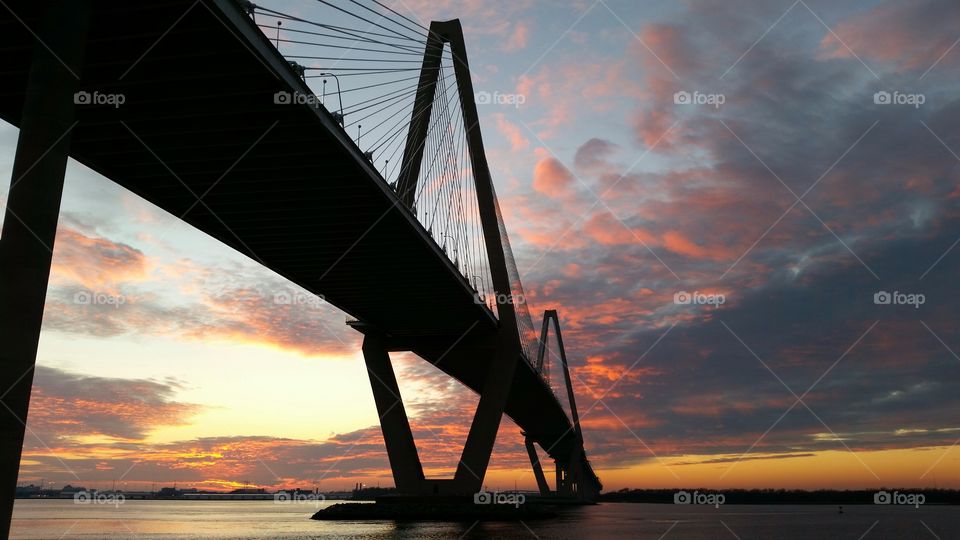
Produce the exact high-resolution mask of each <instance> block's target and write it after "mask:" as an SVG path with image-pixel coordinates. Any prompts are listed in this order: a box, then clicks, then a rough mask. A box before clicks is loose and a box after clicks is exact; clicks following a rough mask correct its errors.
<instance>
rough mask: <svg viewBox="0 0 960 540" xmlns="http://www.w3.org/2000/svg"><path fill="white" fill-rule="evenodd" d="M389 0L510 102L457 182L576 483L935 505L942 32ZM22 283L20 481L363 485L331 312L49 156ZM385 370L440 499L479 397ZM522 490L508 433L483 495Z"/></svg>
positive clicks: (412, 373) (365, 428)
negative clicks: (559, 417)
mask: <svg viewBox="0 0 960 540" xmlns="http://www.w3.org/2000/svg"><path fill="white" fill-rule="evenodd" d="M387 4H388V5H390V6H391V7H392V8H393V9H395V10H397V11H398V12H400V13H403V14H405V15H406V16H408V17H410V18H411V19H415V20H417V21H424V24H425V23H426V21H430V20H445V19H449V18H454V17H458V18H460V19H461V21H462V23H463V26H464V33H465V39H466V43H467V48H468V51H469V54H470V61H471V71H472V73H471V75H472V78H473V81H474V86H475V90H476V91H477V92H478V94H479V93H480V92H484V93H487V94H489V95H496V96H507V97H506V98H503V99H499V100H498V99H493V100H490V101H489V102H486V103H480V104H478V109H479V113H480V119H481V127H482V130H483V134H484V141H485V146H486V151H487V156H488V161H489V162H490V164H491V167H492V172H493V178H494V182H495V184H496V187H497V192H498V195H499V202H500V206H501V208H502V210H503V213H504V220H505V222H506V226H507V229H508V231H509V233H510V235H511V237H510V238H511V242H512V245H513V250H514V253H515V255H516V259H517V265H518V268H519V271H520V274H521V277H522V280H523V284H524V288H525V292H526V296H527V301H528V304H529V307H530V310H531V312H532V313H533V314H534V319H535V320H534V323H535V325H538V324H539V320H540V317H541V316H542V313H543V310H545V309H557V310H559V314H560V321H561V324H562V327H563V333H564V341H565V345H566V347H567V354H568V356H569V357H570V359H571V369H572V375H573V379H574V387H575V390H576V393H577V397H578V404H579V406H580V414H581V417H582V423H583V429H584V434H585V438H586V445H587V452H588V457H589V458H590V459H591V461H592V463H593V465H594V468H595V469H596V470H597V472H598V474H599V476H600V477H601V480H602V481H603V483H604V486H605V489H607V490H616V489H621V488H625V487H709V488H739V487H784V488H821V487H826V488H879V487H893V486H898V487H932V486H937V487H953V488H960V449H958V448H957V442H958V441H960V421H958V419H957V414H956V411H957V410H958V409H960V392H958V388H960V383H958V381H960V357H958V355H957V352H958V351H960V332H958V330H957V328H958V324H957V322H958V321H957V315H956V313H957V310H956V308H955V306H956V304H954V302H957V301H960V296H958V288H957V285H956V283H955V280H954V279H952V278H951V277H950V276H952V275H956V274H957V272H958V270H960V247H957V245H958V243H960V211H958V202H960V185H958V178H960V174H958V173H960V132H958V131H957V129H956V126H957V125H958V121H960V101H958V99H957V97H956V96H957V95H960V94H958V90H960V81H958V79H957V76H956V74H957V69H958V67H960V46H957V44H958V41H960V32H958V30H957V29H958V28H960V5H958V4H957V3H955V2H952V1H951V0H917V1H914V2H894V1H860V2H844V3H836V2H828V1H819V0H797V1H795V2H790V1H771V2H746V1H741V0H732V1H731V0H724V1H721V0H705V1H698V2H693V1H686V2H674V1H662V2H656V1H654V2H644V3H642V4H641V3H636V2H632V1H616V0H598V1H595V2H594V1H591V0H576V1H571V2H567V3H560V2H546V1H544V2H539V1H533V0H527V1H524V0H484V1H482V2H481V1H476V0H467V1H464V2H453V1H436V0H397V1H396V2H394V3H390V2H387ZM269 5H270V6H271V7H273V8H274V9H277V10H280V11H284V12H288V13H297V14H301V15H302V16H305V17H307V16H316V17H319V16H320V15H319V14H318V13H319V12H318V11H317V10H319V9H320V8H318V7H317V6H316V5H314V4H312V3H307V2H293V1H290V2H280V1H277V2H271V3H269ZM16 140H17V130H16V129H15V128H14V127H12V126H10V125H3V126H0V171H2V172H3V174H5V175H7V176H8V177H9V176H10V171H11V168H12V160H13V153H14V150H15V146H16ZM226 181H229V177H227V179H226ZM3 184H4V185H3V187H2V188H0V190H2V191H0V196H2V197H3V199H2V201H3V202H5V197H6V189H7V186H6V184H7V183H6V182H4V183H3ZM53 265H54V266H53V272H52V275H51V280H50V286H49V289H48V293H47V303H46V308H45V313H44V322H43V332H42V334H41V341H40V350H39V354H38V359H37V370H36V373H35V381H34V391H33V397H32V401H31V409H30V415H29V418H28V423H27V426H28V434H27V441H26V443H25V447H24V454H23V460H22V463H21V471H20V481H21V483H31V482H32V483H38V482H40V481H41V480H42V481H45V482H48V483H50V482H52V483H54V484H55V485H61V484H66V483H70V484H73V485H83V486H86V487H108V486H111V485H113V484H114V483H116V484H117V485H118V486H122V487H126V488H128V489H140V488H146V487H150V486H153V485H171V484H173V483H174V482H176V483H177V485H179V486H194V487H198V488H204V489H232V488H235V487H240V486H246V485H256V486H263V487H270V488H282V487H294V486H302V487H307V486H309V487H314V486H317V487H319V488H320V489H322V490H339V489H347V488H350V487H352V486H353V485H354V483H356V482H363V483H365V484H368V485H378V484H379V485H383V486H388V485H391V484H392V479H391V476H390V472H389V467H388V464H387V460H386V454H385V450H384V446H383V442H382V438H381V435H380V430H379V425H378V420H377V414H376V409H375V406H374V403H373V399H372V394H371V392H370V390H369V380H368V377H367V374H366V372H365V369H364V366H363V360H362V356H361V355H360V336H359V335H358V334H357V333H355V332H354V331H353V330H351V329H349V328H348V327H347V326H346V325H345V315H344V314H343V313H342V312H340V311H338V310H337V309H336V308H334V307H332V306H330V305H328V304H325V303H323V302H322V301H319V300H317V301H310V302H306V303H301V304H295V305H283V304H278V303H277V302H275V301H274V299H275V296H276V295H277V294H281V293H290V294H295V295H296V294H299V293H303V291H301V290H299V289H298V288H296V287H295V286H294V285H292V284H290V283H288V282H286V281H285V280H284V279H282V278H280V277H278V276H276V275H273V274H272V273H271V272H270V271H269V270H267V269H265V268H263V267H261V266H260V265H258V264H257V263H256V262H254V261H252V260H250V259H248V258H246V257H245V256H243V255H240V254H239V253H237V252H235V251H233V250H232V249H230V248H227V247H226V246H224V245H222V244H220V243H219V242H217V241H216V240H213V239H212V238H210V237H208V236H206V235H204V234H203V233H201V232H199V231H196V230H194V229H192V228H191V227H190V226H188V225H186V224H185V223H183V222H181V221H179V220H178V219H177V218H176V217H175V216H172V215H170V214H167V213H165V212H163V211H161V210H159V209H158V208H156V207H154V206H152V205H151V204H149V203H147V202H145V201H143V200H142V199H140V198H138V197H137V196H135V195H133V194H131V193H128V192H126V191H125V190H123V189H122V188H120V187H119V186H117V185H116V184H113V183H112V182H111V181H109V180H108V179H105V178H103V177H101V176H99V175H97V174H96V173H94V172H92V171H91V170H89V169H87V168H85V167H84V166H82V165H80V164H78V163H76V162H72V161H71V162H70V164H69V165H68V169H67V176H66V184H65V191H64V198H63V204H62V211H61V217H60V227H59V232H58V235H57V240H56V244H55V249H54V260H53ZM888 293H889V296H887V294H888ZM91 298H92V299H93V300H92V301H89V302H88V301H85V300H84V299H91ZM888 298H889V299H890V301H889V302H885V300H886V299H888ZM393 356H394V364H395V368H396V369H397V371H398V378H399V379H400V387H401V394H402V395H403V397H404V402H405V404H406V407H407V410H408V412H409V414H410V415H411V423H412V425H413V428H414V433H415V437H416V440H417V445H418V448H419V450H420V455H421V459H422V460H423V461H424V466H425V469H426V471H427V474H428V476H438V477H442V476H451V475H452V471H453V470H454V469H455V466H456V461H457V459H458V456H459V452H460V449H461V448H462V444H463V441H464V439H465V437H466V433H467V429H468V427H469V421H470V418H471V416H472V411H473V409H474V407H475V406H476V403H477V397H476V395H474V394H472V393H471V392H470V391H469V390H466V389H464V388H462V387H461V386H460V385H459V383H457V382H456V381H453V380H451V379H449V378H447V377H445V376H443V375H442V374H440V373H439V372H437V371H436V370H435V368H433V367H432V366H430V365H429V364H428V363H426V362H423V361H421V360H419V359H417V358H415V357H413V356H412V355H403V354H395V355H393ZM551 383H552V384H553V385H554V387H558V385H559V381H558V380H557V378H556V376H554V377H553V380H552V381H551ZM529 469H530V467H529V461H528V460H527V458H526V455H525V453H524V451H523V447H522V441H521V437H520V434H519V429H518V428H517V427H516V426H515V425H514V424H513V423H512V422H511V421H510V420H509V419H505V420H504V422H503V423H502V425H501V430H500V434H499V436H498V440H497V446H496V449H495V451H494V455H493V458H492V461H491V467H490V470H489V471H488V475H487V479H486V482H487V484H488V485H489V486H491V487H503V488H508V487H509V488H512V487H514V486H515V485H516V486H518V487H520V488H533V487H535V481H534V478H533V475H532V473H531V472H530V470H529ZM551 481H552V480H551Z"/></svg>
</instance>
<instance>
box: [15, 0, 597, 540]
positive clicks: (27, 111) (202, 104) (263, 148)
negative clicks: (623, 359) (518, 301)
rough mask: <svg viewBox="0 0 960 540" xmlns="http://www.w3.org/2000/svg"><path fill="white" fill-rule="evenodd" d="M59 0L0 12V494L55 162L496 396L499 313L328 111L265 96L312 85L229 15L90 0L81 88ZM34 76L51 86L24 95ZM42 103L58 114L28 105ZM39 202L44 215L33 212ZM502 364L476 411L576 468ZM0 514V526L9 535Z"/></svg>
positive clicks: (563, 430)
mask: <svg viewBox="0 0 960 540" xmlns="http://www.w3.org/2000/svg"><path fill="white" fill-rule="evenodd" d="M71 2H72V3H71ZM68 4H69V5H72V6H74V8H72V9H83V8H76V6H78V5H82V4H83V2H82V0H47V1H42V0H30V1H26V0H15V1H8V2H7V3H6V6H8V7H7V9H6V10H0V71H2V72H3V87H2V88H0V118H2V119H4V120H6V121H7V122H9V123H10V124H13V125H14V126H17V127H19V128H21V140H20V145H19V146H18V153H17V163H19V164H20V165H19V167H20V169H19V170H20V171H21V172H22V173H23V176H22V177H19V176H18V172H17V171H18V165H17V164H16V163H15V167H14V176H15V179H14V183H15V184H16V183H17V182H20V181H21V180H22V183H21V184H20V185H19V186H17V189H16V190H14V189H11V193H10V197H9V200H8V208H7V210H8V212H7V218H6V220H5V222H4V235H3V241H2V242H0V248H2V258H3V260H2V262H3V268H2V270H3V273H2V275H0V300H2V302H0V304H3V305H2V306H0V310H2V312H0V315H2V318H3V320H4V324H5V325H6V326H4V327H3V328H0V338H2V340H3V341H4V342H5V343H6V344H7V345H8V346H7V347H6V349H5V350H4V351H3V352H0V355H2V358H0V360H2V363H3V365H2V367H3V370H2V373H0V386H3V388H8V387H9V388H11V390H10V391H9V392H8V394H7V397H6V398H5V399H4V404H5V405H8V409H9V410H10V412H11V416H8V415H6V412H5V411H4V414H3V418H2V421H0V431H2V433H0V436H2V439H3V441H2V442H3V445H4V451H3V453H2V454H0V469H2V470H0V473H2V478H0V482H3V485H2V486H0V489H9V490H11V491H12V489H13V487H14V486H15V483H16V476H17V469H18V463H19V456H20V454H19V451H20V446H21V444H22V441H23V433H24V431H23V429H24V426H23V423H22V422H23V421H22V420H21V418H26V413H27V408H28V405H29V395H30V390H31V384H32V375H31V376H23V375H24V374H25V373H26V374H29V373H31V370H32V367H33V365H34V362H35V358H36V347H37V341H38V339H39V327H40V321H41V320H42V308H43V295H44V293H45V291H46V285H47V283H46V279H47V278H46V275H47V273H48V272H49V263H50V261H49V257H48V255H47V254H43V253H40V250H39V249H38V248H37V247H36V246H29V245H28V244H30V243H33V242H35V241H39V242H40V243H41V244H44V246H46V245H49V246H52V245H53V240H54V234H55V230H56V219H57V211H58V209H59V203H60V201H59V196H60V195H59V191H57V190H56V189H51V190H47V188H46V186H48V185H49V186H53V187H55V186H56V185H57V182H60V183H61V185H62V180H63V170H62V168H60V169H59V172H58V166H57V164H56V162H57V161H58V160H60V159H63V160H64V163H65V160H66V157H67V155H69V156H70V157H73V158H74V159H76V160H77V161H79V162H80V163H82V164H84V165H85V166H87V167H89V168H90V169H92V170H94V171H96V172H98V173H99V174H101V175H103V176H104V177H106V178H109V179H110V180H112V181H114V182H116V183H117V184H119V185H121V186H123V187H125V188H127V189H128V190H130V191H131V192H133V193H135V194H137V195H139V196H140V197H142V198H143V199H144V200H146V201H147V202H149V203H151V204H154V205H156V206H158V207H159V208H161V209H163V210H165V211H167V212H169V213H171V214H173V215H174V216H176V217H178V218H181V219H183V220H184V221H186V222H187V223H189V224H191V225H193V226H194V227H196V228H197V229H199V230H201V231H203V232H204V233H206V234H208V235H210V236H212V237H213V238H216V239H217V240H220V241H222V242H223V243H225V244H227V245H229V246H231V247H232V248H234V249H236V250H237V251H239V252H240V253H243V254H245V255H247V256H249V257H250V258H252V259H253V260H256V261H258V262H260V263H261V264H263V265H264V266H265V267H267V268H269V269H270V270H272V271H274V272H276V273H278V274H280V275H282V276H284V277H286V278H287V279H289V280H290V281H292V282H293V283H296V284H297V285H299V286H301V287H303V288H304V289H306V290H308V291H310V292H313V293H316V294H319V295H322V296H323V297H324V298H325V299H326V300H327V301H329V302H330V303H331V304H333V305H335V306H336V307H338V308H340V309H341V310H343V311H344V312H346V313H348V314H349V315H351V316H352V317H354V318H356V319H357V321H358V328H359V327H362V329H363V331H364V333H365V334H367V335H368V336H369V335H370V334H371V333H375V334H376V336H378V337H377V340H378V341H377V347H376V348H377V349H379V350H381V351H382V352H383V354H384V355H386V353H387V352H388V351H399V350H410V351H413V352H415V353H416V354H418V355H419V356H421V357H422V358H424V359H425V360H427V361H429V362H431V363H433V364H435V365H437V367H438V368H440V369H441V370H442V371H444V372H445V373H447V374H449V375H450V376H452V377H454V378H456V379H457V380H459V381H461V382H463V383H464V384H465V385H466V386H467V387H469V388H471V389H473V390H474V391H476V392H478V393H480V394H481V395H482V396H483V395H487V394H490V395H493V394H495V393H496V392H493V393H491V391H490V388H492V387H493V386H495V385H494V384H493V382H492V381H493V380H494V379H495V378H496V377H500V376H504V375H503V373H502V372H499V373H498V372H497V371H496V370H495V369H493V368H492V367H491V365H492V364H494V363H496V362H498V361H499V360H498V359H502V358H504V354H503V351H502V350H500V349H498V347H499V346H500V345H499V343H500V341H499V339H500V337H499V336H501V335H502V333H503V332H502V327H501V325H500V324H499V323H498V321H497V319H496V317H495V316H494V314H493V313H492V312H491V311H490V310H489V309H488V308H487V307H486V306H485V305H483V304H480V303H477V302H475V301H474V296H473V295H474V292H473V290H472V289H471V287H470V285H469V283H467V281H466V280H465V279H464V278H463V276H462V275H461V274H460V273H459V271H458V270H457V268H456V267H455V266H454V265H453V264H452V263H451V262H450V260H449V259H448V258H447V257H446V255H445V254H444V252H443V250H442V249H441V248H440V247H439V246H438V245H437V244H436V242H435V241H434V240H433V239H431V238H430V236H429V234H428V233H427V232H426V230H425V229H424V228H423V226H421V224H420V223H419V222H418V221H417V219H416V218H415V217H414V216H413V214H412V213H411V212H410V211H409V209H408V208H407V207H406V206H405V205H404V204H402V203H401V202H400V201H399V199H398V198H397V196H396V194H395V193H394V192H393V190H392V189H391V188H390V187H389V186H388V185H387V184H386V182H385V181H384V180H383V178H382V177H381V176H380V174H379V173H378V172H377V171H376V170H375V169H374V167H373V166H372V165H371V164H370V162H369V161H368V160H367V159H366V158H364V156H363V155H362V153H361V151H360V150H359V149H358V148H357V147H356V146H355V145H354V144H353V142H352V141H351V140H350V138H349V137H348V136H347V134H346V133H345V132H344V131H343V129H342V128H341V127H340V125H339V124H338V123H337V122H336V121H335V120H334V118H333V117H332V116H331V115H330V114H329V113H328V112H327V111H326V110H325V109H323V108H321V107H316V108H315V107H312V106H309V105H278V104H275V103H274V94H275V93H277V92H281V91H283V92H291V93H292V92H302V93H308V92H310V90H309V88H308V87H307V86H306V84H305V83H304V82H303V81H302V80H301V79H300V78H299V77H298V76H297V75H296V74H295V73H294V72H293V71H292V70H291V69H290V68H289V66H288V64H287V62H286V61H285V60H284V59H283V57H282V56H280V54H279V53H278V52H277V51H276V50H275V49H274V48H273V47H272V46H271V45H270V43H269V42H268V41H267V40H266V38H264V37H263V35H262V34H261V33H260V31H259V30H258V29H257V28H256V26H254V25H253V24H251V23H250V21H249V19H248V17H247V15H246V14H245V13H244V12H243V10H242V9H240V7H239V5H238V4H236V3H234V2H232V1H229V0H202V1H200V2H193V1H192V0H139V1H137V2H128V1H121V0H102V1H97V2H90V6H91V7H90V8H89V10H88V11H87V12H86V14H87V15H88V16H89V21H90V22H89V31H88V32H87V33H86V36H81V37H77V38H76V39H77V40H78V43H79V44H80V45H82V48H83V49H85V51H84V52H83V54H82V59H80V60H78V61H77V63H76V65H73V66H72V67H73V68H74V69H73V71H74V72H76V75H77V76H78V77H79V80H77V79H76V78H74V77H72V74H71V75H68V74H67V73H66V71H65V70H66V67H65V66H60V65H58V63H57V62H55V61H54V59H53V58H52V56H50V55H49V54H48V53H49V50H48V49H47V46H48V45H47V44H48V43H54V48H55V49H56V44H55V42H57V41H58V39H59V38H56V39H55V36H56V35H57V33H56V30H57V28H56V27H55V26H54V27H53V29H52V30H53V33H51V34H48V33H45V32H49V31H50V29H47V30H44V29H45V28H47V27H48V21H46V20H45V19H46V18H47V17H46V15H45V14H46V13H47V12H48V11H49V10H50V6H52V5H59V6H61V7H62V6H63V5H68ZM64 24H66V23H64ZM35 35H39V36H40V37H41V39H43V41H44V44H38V42H37V39H36V38H35V37H34V36H35ZM78 43H74V44H73V45H69V44H68V45H67V46H76V45H77V44H78ZM44 51H47V52H44ZM58 52H61V53H62V52H63V51H58ZM64 56H66V55H64ZM37 58H45V61H44V62H39V61H37V60H36V59H37ZM38 74H39V75H38ZM37 77H39V79H43V78H44V77H46V78H47V79H56V80H59V81H61V84H58V85H56V87H53V86H51V85H44V84H35V80H39V79H36V78H37ZM31 81H34V83H33V84H32V83H31ZM68 88H69V90H70V92H71V93H72V92H73V91H84V92H88V93H90V94H93V93H94V92H98V93H100V94H123V95H124V97H125V102H124V104H123V105H121V106H119V107H113V106H110V105H76V106H74V105H68V104H66V101H65V100H64V99H63V98H64V97H65V96H67V94H65V93H64V92H66V89H68ZM28 97H29V98H30V99H28ZM31 100H33V105H31ZM44 100H46V101H49V102H51V103H54V102H55V103H54V105H56V106H55V107H47V108H45V107H43V106H39V105H38V101H39V102H43V101H44ZM74 118H75V123H74ZM57 126H60V127H59V128H57ZM64 133H66V134H67V135H66V136H64V135H63V134H64ZM25 140H26V142H25ZM31 145H32V146H31ZM31 190H33V191H31ZM38 193H39V194H40V195H42V196H41V197H40V198H41V199H43V200H42V201H41V202H42V204H38V205H34V204H32V202H33V200H32V199H30V196H32V195H37V194H38ZM24 194H27V195H30V196H25V195H24ZM38 200H39V199H38ZM14 208H16V209H18V214H17V216H13V214H12V212H13V210H14ZM20 225H22V227H21V226H20ZM51 225H52V226H51ZM34 231H41V234H40V235H39V236H38V235H36V234H33V232H34ZM44 249H46V247H44ZM45 257H46V260H44V258H45ZM8 270H9V271H8ZM34 270H36V271H34ZM12 320H17V325H12V324H7V321H12ZM503 365H507V366H509V370H508V371H509V372H511V373H512V374H513V375H512V384H509V385H507V390H506V394H505V395H504V396H503V399H502V400H501V401H502V402H501V403H499V404H498V405H497V404H495V405H496V406H491V409H492V410H497V409H499V410H500V411H502V412H503V413H505V414H507V415H509V416H510V417H511V418H512V419H513V420H514V421H515V422H516V423H517V425H518V426H519V427H520V428H521V430H523V432H524V433H525V434H526V436H527V437H528V438H529V439H530V440H531V441H533V442H536V443H538V444H539V445H540V446H541V447H543V448H545V449H547V451H548V453H549V454H550V456H551V457H552V458H553V459H555V460H557V461H558V463H561V464H562V466H563V467H564V468H565V470H570V469H571V468H574V469H575V468H577V467H583V466H585V467H586V468H587V469H588V468H589V465H587V464H586V461H585V458H584V457H583V454H582V441H581V440H578V438H577V437H576V436H575V432H574V430H573V426H572V424H571V421H570V419H569V418H568V417H567V415H566V413H565V412H564V410H563V408H562V407H561V406H560V404H559V402H558V401H557V399H556V398H555V396H554V395H553V394H552V392H551V391H550V388H549V387H548V386H547V384H546V383H545V382H544V381H543V380H542V378H541V377H540V375H539V374H538V373H537V372H536V371H535V370H534V369H533V368H532V367H531V366H530V364H529V363H527V362H526V361H523V359H521V358H517V356H516V355H514V356H511V357H510V358H509V361H507V360H504V361H503ZM501 390H502V389H501ZM483 399H484V398H483V397H481V400H483ZM494 401H495V400H494ZM494 435H495V433H494ZM480 438H483V437H480ZM487 438H489V437H487ZM491 444H492V443H491ZM480 446H483V445H480ZM14 450H15V452H14ZM581 462H582V464H581ZM571 463H574V464H573V465H571ZM591 474H592V472H591ZM479 476H480V477H482V476H483V471H480V474H479ZM471 486H473V484H471ZM11 508H12V506H10V507H5V508H4V509H3V512H4V513H5V514H6V515H4V516H0V518H2V519H5V520H7V523H9V517H10V516H9V510H10V509H11ZM2 525H3V524H2V523H0V526H2ZM0 532H2V531H0Z"/></svg>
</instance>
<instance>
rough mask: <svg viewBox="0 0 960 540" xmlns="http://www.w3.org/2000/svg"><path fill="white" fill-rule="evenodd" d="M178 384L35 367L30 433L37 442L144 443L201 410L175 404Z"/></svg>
mask: <svg viewBox="0 0 960 540" xmlns="http://www.w3.org/2000/svg"><path fill="white" fill-rule="evenodd" d="M181 384H182V383H180V382H179V381H177V380H175V379H168V380H163V381H154V380H144V379H120V378H107V377H95V376H90V375H83V374H79V373H75V372H70V371H64V370H61V369H57V368H51V367H46V366H37V367H36V371H35V374H34V385H33V393H32V396H31V399H30V428H31V430H33V432H34V433H36V434H38V437H40V438H41V440H44V441H47V442H49V443H51V444H52V443H53V441H54V440H63V439H67V440H76V439H77V438H79V437H97V436H102V437H108V438H112V439H118V440H123V441H143V440H144V439H146V438H147V436H148V435H149V434H150V432H152V431H153V430H154V429H156V428H158V427H161V426H178V425H185V424H187V423H189V421H190V418H191V417H192V416H193V415H195V414H196V413H198V412H200V407H199V406H197V405H192V404H189V403H179V402H177V401H175V400H174V398H175V397H176V394H177V392H179V391H180V389H181V388H182V386H181Z"/></svg>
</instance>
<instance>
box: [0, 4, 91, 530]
mask: <svg viewBox="0 0 960 540" xmlns="http://www.w3.org/2000/svg"><path fill="white" fill-rule="evenodd" d="M47 9H48V11H47V13H46V14H45V15H44V19H43V21H42V22H41V24H40V25H39V27H38V36H39V39H40V41H42V43H41V42H40V41H38V42H37V43H36V45H35V46H34V52H33V62H32V64H31V67H30V74H29V78H28V83H27V88H26V100H25V103H24V107H23V115H22V118H21V121H20V139H19V141H18V143H17V152H16V156H15V158H14V163H13V178H12V179H11V183H10V194H9V196H8V198H7V210H6V216H5V218H4V222H3V232H2V236H0V344H2V346H0V396H2V398H0V402H2V403H0V404H2V407H0V489H2V490H3V493H4V495H2V496H0V501H2V502H0V537H3V538H6V537H7V536H8V535H9V531H10V520H11V516H12V513H13V495H14V491H15V490H16V486H17V475H18V472H19V468H20V455H21V452H22V450H23V440H24V430H25V428H26V420H27V412H28V410H29V407H30V391H31V388H32V386H33V371H34V365H35V363H36V359H37V347H38V344H39V340H40V325H41V321H42V320H43V306H44V300H45V298H46V294H47V281H48V279H49V276H50V263H51V260H52V257H53V252H52V250H53V243H54V239H55V237H56V232H57V219H58V217H59V213H60V198H61V195H62V193H63V177H64V173H65V171H66V165H67V156H68V153H69V149H70V134H69V131H70V128H71V126H72V125H73V123H74V101H73V94H74V93H75V92H76V91H77V89H78V87H79V82H80V81H79V79H78V77H79V75H80V71H81V67H82V64H83V52H84V49H85V44H86V39H87V38H86V35H87V26H88V24H89V17H90V10H89V5H88V3H87V2H86V1H85V0H54V1H51V2H49V6H48V8H47Z"/></svg>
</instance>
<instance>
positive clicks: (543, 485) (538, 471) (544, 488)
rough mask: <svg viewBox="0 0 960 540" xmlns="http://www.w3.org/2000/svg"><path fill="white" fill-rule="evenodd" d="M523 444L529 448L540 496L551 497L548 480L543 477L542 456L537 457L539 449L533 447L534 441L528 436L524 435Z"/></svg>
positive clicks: (528, 453) (528, 452)
mask: <svg viewBox="0 0 960 540" xmlns="http://www.w3.org/2000/svg"><path fill="white" fill-rule="evenodd" d="M523 444H524V446H526V447H527V455H528V456H530V465H531V466H532V467H533V475H534V476H535V477H536V478H537V487H538V488H539V489H540V494H541V495H544V496H546V495H549V494H550V486H549V485H547V478H546V477H545V476H544V475H543V467H541V466H540V456H538V455H537V449H536V447H534V446H533V441H532V440H531V439H530V437H527V436H526V434H524V439H523Z"/></svg>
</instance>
